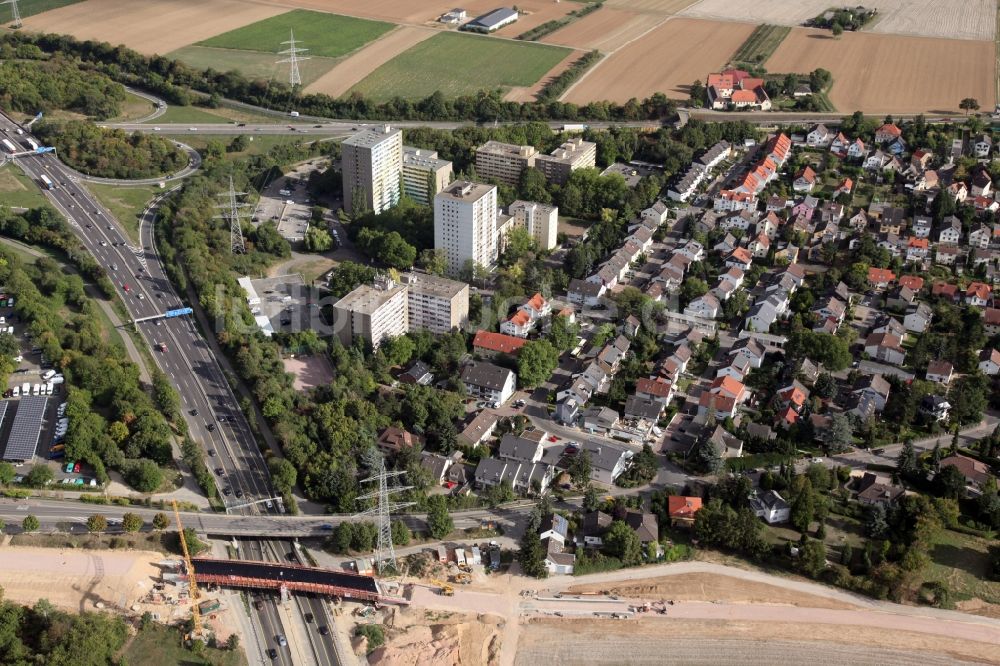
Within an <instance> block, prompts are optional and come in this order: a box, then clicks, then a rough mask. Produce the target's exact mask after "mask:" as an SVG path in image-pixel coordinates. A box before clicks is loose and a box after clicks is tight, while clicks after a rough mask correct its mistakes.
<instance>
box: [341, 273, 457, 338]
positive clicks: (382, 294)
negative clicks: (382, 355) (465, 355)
mask: <svg viewBox="0 0 1000 666" xmlns="http://www.w3.org/2000/svg"><path fill="white" fill-rule="evenodd" d="M333 314H334V326H335V327H336V333H337V337H338V338H339V339H340V341H341V343H342V344H344V345H350V344H351V343H352V342H353V341H354V340H355V339H356V338H362V339H364V340H366V341H367V342H369V343H371V345H372V347H373V348H374V349H378V348H379V346H380V345H381V344H382V342H383V341H384V340H385V339H387V338H394V337H397V336H400V335H404V334H405V333H407V332H409V331H415V330H421V329H422V330H426V331H430V332H431V333H437V334H441V333H447V332H449V331H451V330H454V329H459V328H461V327H462V326H464V325H465V324H466V322H468V320H469V285H467V284H465V283H464V282H456V281H455V280H448V279H446V278H442V277H438V276H436V275H429V274H426V273H403V274H402V275H401V276H400V281H399V282H398V283H397V282H395V281H394V280H392V279H390V278H389V277H388V276H385V275H380V276H378V277H377V278H376V279H375V282H374V283H373V284H363V285H360V286H358V287H356V288H355V289H354V290H353V291H351V293H349V294H347V295H346V296H344V297H343V298H342V299H340V300H339V301H337V302H336V303H335V304H334V306H333Z"/></svg>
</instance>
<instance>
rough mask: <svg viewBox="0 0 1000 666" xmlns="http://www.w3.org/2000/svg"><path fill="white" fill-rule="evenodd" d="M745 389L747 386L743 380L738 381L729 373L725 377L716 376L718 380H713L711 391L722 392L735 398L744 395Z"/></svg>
mask: <svg viewBox="0 0 1000 666" xmlns="http://www.w3.org/2000/svg"><path fill="white" fill-rule="evenodd" d="M745 390H746V387H745V386H744V385H743V383H742V382H740V381H737V380H735V379H733V378H732V377H729V376H728V375H727V376H725V377H718V378H716V380H715V381H714V382H712V388H711V392H714V393H719V392H722V393H725V394H726V395H730V396H732V397H734V398H739V397H740V396H742V395H743V392H744V391H745Z"/></svg>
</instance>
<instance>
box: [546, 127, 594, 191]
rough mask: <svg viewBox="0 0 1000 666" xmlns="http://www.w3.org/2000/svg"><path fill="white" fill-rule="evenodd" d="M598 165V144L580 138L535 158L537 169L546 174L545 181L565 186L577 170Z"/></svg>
mask: <svg viewBox="0 0 1000 666" xmlns="http://www.w3.org/2000/svg"><path fill="white" fill-rule="evenodd" d="M596 164H597V144H596V143H593V142H591V141H584V140H583V139H581V138H580V137H575V138H573V139H570V140H569V141H567V142H566V143H564V144H563V145H561V146H559V147H558V148H556V149H555V150H553V151H552V153H551V154H549V155H538V156H536V157H535V168H536V169H538V170H539V171H541V172H542V173H543V174H545V180H547V181H548V182H550V183H556V184H558V185H565V184H566V181H567V180H569V175H570V174H571V173H573V172H574V171H576V170H577V169H585V168H587V167H593V166H594V165H596Z"/></svg>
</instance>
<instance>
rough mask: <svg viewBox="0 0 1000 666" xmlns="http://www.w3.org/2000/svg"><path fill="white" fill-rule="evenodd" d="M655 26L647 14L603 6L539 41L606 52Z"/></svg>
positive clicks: (652, 19)
mask: <svg viewBox="0 0 1000 666" xmlns="http://www.w3.org/2000/svg"><path fill="white" fill-rule="evenodd" d="M655 25H656V19H655V18H653V17H651V16H649V15H648V14H642V13H639V12H633V11H628V10H625V9H611V8H610V7H604V8H602V9H599V10H597V11H596V12H594V13H593V14H587V15H586V16H584V17H583V18H582V19H580V20H578V21H574V22H573V23H570V24H569V25H568V26H566V27H565V28H563V29H561V30H557V31H556V32H554V33H552V34H551V35H548V36H547V37H543V38H542V40H541V41H543V42H548V43H550V44H559V45H562V46H573V47H576V48H580V49H588V50H589V49H597V50H598V51H603V52H604V53H610V52H611V51H614V50H615V49H618V48H620V47H621V46H623V45H625V44H627V43H628V42H629V41H630V40H632V39H635V38H636V37H639V36H641V35H642V34H643V33H644V32H646V31H647V30H649V29H650V28H652V27H653V26H655Z"/></svg>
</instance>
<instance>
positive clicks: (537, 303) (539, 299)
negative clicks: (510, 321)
mask: <svg viewBox="0 0 1000 666" xmlns="http://www.w3.org/2000/svg"><path fill="white" fill-rule="evenodd" d="M526 305H529V306H531V307H532V308H533V309H534V310H535V312H541V311H542V310H544V309H545V297H544V296H542V295H541V294H540V293H538V292H536V293H535V295H534V296H532V297H531V298H530V299H528V302H527V303H526Z"/></svg>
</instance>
